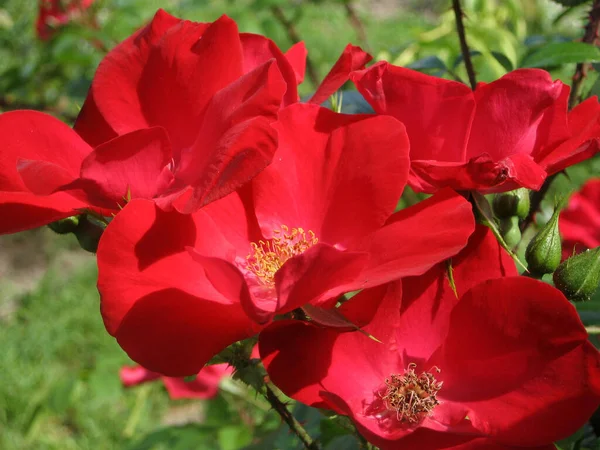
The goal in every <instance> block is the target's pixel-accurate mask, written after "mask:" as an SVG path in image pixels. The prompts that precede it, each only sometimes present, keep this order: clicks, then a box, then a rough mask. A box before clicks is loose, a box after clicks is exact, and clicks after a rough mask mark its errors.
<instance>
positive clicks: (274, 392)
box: [265, 381, 320, 450]
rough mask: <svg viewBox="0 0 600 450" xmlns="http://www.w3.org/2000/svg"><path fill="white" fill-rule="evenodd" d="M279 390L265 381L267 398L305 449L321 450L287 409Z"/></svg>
mask: <svg viewBox="0 0 600 450" xmlns="http://www.w3.org/2000/svg"><path fill="white" fill-rule="evenodd" d="M279 392H280V391H279V389H278V388H277V387H276V386H275V385H274V384H273V383H271V382H270V381H265V398H266V399H267V401H268V402H269V403H270V404H271V406H272V407H273V409H274V410H275V411H276V412H277V414H279V416H280V417H281V419H282V420H283V421H284V422H285V423H286V424H287V426H288V427H289V428H290V430H292V432H293V433H294V434H295V435H296V436H297V437H298V439H300V441H301V442H302V444H303V445H304V448H306V449H308V450H319V448H320V447H319V444H318V443H317V442H316V441H313V439H312V438H311V437H310V435H309V434H308V433H307V431H306V430H305V429H304V427H303V426H302V425H301V424H300V422H298V421H297V420H296V418H295V417H294V415H293V414H292V413H291V412H290V411H289V410H288V409H287V406H286V405H285V403H283V402H282V401H281V400H280V398H279Z"/></svg>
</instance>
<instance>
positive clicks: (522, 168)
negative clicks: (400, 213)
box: [409, 154, 546, 193]
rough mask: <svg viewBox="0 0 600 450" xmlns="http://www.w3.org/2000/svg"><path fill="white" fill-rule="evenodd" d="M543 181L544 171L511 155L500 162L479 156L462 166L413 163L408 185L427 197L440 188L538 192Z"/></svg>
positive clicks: (525, 158)
mask: <svg viewBox="0 0 600 450" xmlns="http://www.w3.org/2000/svg"><path fill="white" fill-rule="evenodd" d="M545 179H546V171H545V170H544V169H542V167H540V166H539V165H538V164H537V163H535V162H534V161H533V159H532V158H531V156H529V155H524V154H515V155H512V156H509V157H507V158H505V159H504V160H502V161H492V160H491V159H490V157H489V156H488V155H480V156H478V157H476V158H473V159H471V160H469V161H467V162H465V163H447V162H441V161H413V162H412V165H411V174H410V177H409V184H410V186H411V187H412V188H413V189H414V190H416V191H418V192H428V193H433V192H436V191H437V190H438V189H440V188H443V187H450V188H452V189H456V190H479V191H484V192H505V191H509V190H512V189H516V188H518V187H526V188H528V189H539V188H540V187H541V186H542V184H543V183H544V180H545Z"/></svg>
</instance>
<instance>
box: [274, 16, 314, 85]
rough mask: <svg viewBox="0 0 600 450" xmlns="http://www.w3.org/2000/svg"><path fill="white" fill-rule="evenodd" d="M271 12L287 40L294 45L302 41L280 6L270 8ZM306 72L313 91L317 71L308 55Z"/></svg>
mask: <svg viewBox="0 0 600 450" xmlns="http://www.w3.org/2000/svg"><path fill="white" fill-rule="evenodd" d="M271 12H272V13H273V15H274V16H275V18H276V19H277V20H278V21H279V23H280V24H281V25H282V26H283V28H285V31H286V32H287V35H288V38H289V39H290V41H292V42H293V43H294V44H297V43H298V42H300V41H301V40H302V39H300V35H299V34H298V30H297V29H296V25H295V24H294V22H292V21H291V20H289V19H288V18H287V17H286V16H285V13H284V12H283V9H282V8H281V6H272V7H271ZM306 72H307V74H308V78H310V81H311V83H312V84H313V86H314V87H315V89H316V88H317V87H318V86H319V76H318V75H317V71H316V70H315V66H314V65H313V63H312V60H311V59H310V57H309V56H308V55H306Z"/></svg>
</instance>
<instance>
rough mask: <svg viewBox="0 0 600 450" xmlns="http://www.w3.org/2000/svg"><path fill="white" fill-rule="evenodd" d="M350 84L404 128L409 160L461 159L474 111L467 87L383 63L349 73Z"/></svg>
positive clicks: (452, 160) (462, 158)
mask: <svg viewBox="0 0 600 450" xmlns="http://www.w3.org/2000/svg"><path fill="white" fill-rule="evenodd" d="M352 81H354V83H355V84H356V87H357V88H358V90H359V91H360V93H361V94H362V95H363V96H364V97H365V99H366V100H367V101H368V102H369V103H370V104H371V106H372V107H373V109H375V112H377V113H378V114H389V115H392V116H394V117H395V118H397V119H399V120H400V121H401V122H402V123H403V124H404V125H405V126H406V132H407V133H408V137H409V139H410V159H411V161H419V160H434V161H444V162H465V161H467V157H466V154H465V151H466V145H467V140H468V136H469V131H470V129H471V121H472V120H473V119H472V118H473V114H474V113H475V101H474V99H473V93H472V91H471V90H470V89H469V88H468V87H467V86H465V85H464V84H462V83H458V82H455V81H449V80H444V79H441V78H437V77H432V76H429V75H425V74H422V73H419V72H415V71H413V70H410V69H405V68H402V67H396V66H392V65H390V64H388V63H385V62H382V63H379V64H376V65H374V66H373V67H370V68H369V69H367V70H365V71H362V72H358V73H356V74H354V75H353V76H352ZM483 151H487V149H480V152H483Z"/></svg>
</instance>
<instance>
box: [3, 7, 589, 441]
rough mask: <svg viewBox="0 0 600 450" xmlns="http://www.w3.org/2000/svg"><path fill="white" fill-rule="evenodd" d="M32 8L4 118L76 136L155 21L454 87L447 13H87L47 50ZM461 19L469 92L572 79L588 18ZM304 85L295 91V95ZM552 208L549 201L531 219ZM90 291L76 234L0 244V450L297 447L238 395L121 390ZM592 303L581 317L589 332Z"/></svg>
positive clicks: (10, 13)
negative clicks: (538, 73)
mask: <svg viewBox="0 0 600 450" xmlns="http://www.w3.org/2000/svg"><path fill="white" fill-rule="evenodd" d="M36 3H37V2H34V1H23V0H0V111H8V110H11V109H22V108H27V109H38V110H43V111H46V112H49V113H51V114H53V115H56V116H57V117H59V118H61V119H62V120H64V121H66V122H68V123H72V122H73V120H74V118H75V117H76V114H77V112H78V110H79V107H80V106H81V104H82V103H83V100H84V98H85V94H86V92H87V89H88V87H89V85H90V82H91V79H92V77H93V75H94V71H95V68H96V66H97V65H98V63H99V62H100V60H101V59H102V57H103V56H104V55H105V54H106V51H107V50H108V49H110V48H112V47H113V46H114V45H115V44H116V43H117V42H119V41H121V40H122V39H124V38H126V37H127V36H128V35H130V34H131V33H132V32H133V31H135V30H136V29H137V28H139V27H140V26H142V25H143V24H144V23H145V22H147V21H148V20H150V19H151V17H152V16H153V14H154V12H155V11H156V9H157V8H163V9H165V10H167V11H168V12H170V13H172V14H174V15H176V16H179V17H182V18H186V19H189V20H195V21H203V22H208V21H213V20H215V19H216V18H218V17H219V16H220V15H221V14H224V13H225V14H228V15H229V16H231V17H232V18H234V19H235V20H236V21H237V23H238V25H239V28H240V30H241V31H246V32H253V33H261V34H264V35H266V36H268V37H270V38H272V39H273V40H274V41H275V42H276V43H277V44H278V45H279V46H280V47H281V48H282V49H283V50H284V51H285V50H286V49H287V48H289V47H290V46H291V45H292V43H293V41H294V40H295V39H298V38H299V39H301V40H303V41H305V43H306V46H307V48H308V51H309V58H310V60H311V63H312V65H313V66H314V72H315V74H314V76H315V78H316V79H318V80H321V79H322V78H323V77H324V76H325V74H326V73H327V71H328V70H329V68H330V67H331V65H332V64H333V63H334V62H335V60H336V59H337V57H338V56H339V54H340V53H341V51H342V49H343V48H344V46H345V45H346V44H347V43H349V42H352V43H354V44H358V45H361V46H362V47H363V48H365V49H368V50H369V51H370V52H371V53H372V54H373V55H374V56H375V58H376V59H386V60H389V61H391V62H394V63H395V64H399V65H408V66H411V67H413V68H416V69H418V70H423V71H425V72H428V73H431V74H434V75H438V76H444V77H450V78H458V79H463V80H466V74H465V72H464V67H463V65H462V58H461V57H460V51H459V46H458V39H457V36H456V33H455V31H454V17H453V13H452V11H451V10H450V1H442V0H430V1H418V0H405V1H398V0H364V1H352V2H350V1H344V0H312V1H309V0H294V1H281V0H236V1H229V0H97V1H96V2H95V3H94V5H93V6H92V8H91V9H90V10H89V11H88V12H86V14H89V15H84V16H82V17H81V18H80V19H79V20H77V21H74V22H72V23H70V24H68V25H67V26H64V27H61V28H60V29H57V30H56V32H55V34H54V36H53V37H52V38H51V39H50V40H47V41H41V40H39V39H38V38H37V36H36V33H35V21H36V17H37V13H38V8H37V4H36ZM464 5H465V10H466V13H467V17H466V26H467V29H468V36H467V37H468V39H469V43H470V45H471V48H472V49H473V58H474V63H475V65H476V69H477V73H478V78H479V80H483V81H485V80H487V81H491V80H493V79H496V78H498V77H499V76H501V75H502V74H504V73H505V72H506V71H508V70H512V69H514V68H516V67H520V66H529V67H533V66H536V67H544V68H546V69H548V70H551V71H552V73H553V75H554V76H555V77H560V78H561V79H563V80H564V81H565V82H569V81H570V77H571V75H572V74H573V70H574V63H575V62H577V61H578V60H582V59H581V58H583V56H581V55H575V56H573V54H574V53H576V52H574V50H573V48H569V47H561V45H562V44H564V43H566V42H570V41H573V40H576V39H579V38H580V37H581V35H582V34H583V23H584V19H585V12H586V10H585V6H581V7H575V8H565V7H562V6H560V5H558V4H556V3H553V2H551V1H550V0H506V1H501V0H498V1H494V0H480V1H476V0H467V1H464ZM91 23H93V24H94V26H90V24H91ZM549 46H553V47H550V48H551V51H548V50H547V48H549ZM594 50H597V49H594ZM585 51H587V50H584V52H585ZM578 58H579V59H578ZM585 58H587V59H589V60H593V59H595V58H596V57H595V56H594V55H591V56H590V55H588V54H586V55H585ZM597 59H598V60H600V57H599V58H597ZM596 77H597V76H596V75H595V73H592V74H591V75H590V77H589V78H588V79H587V80H586V83H585V86H584V93H585V95H590V94H593V93H595V92H597V91H598V88H597V85H596ZM314 87H315V85H314V83H313V82H311V79H310V78H309V77H307V79H306V81H305V83H304V84H303V85H302V86H301V93H302V95H307V94H309V93H310V92H312V91H313V90H314ZM0 145H1V137H0ZM0 151H1V149H0ZM596 167H598V161H597V160H596V161H591V162H589V163H587V164H585V165H582V166H580V167H578V168H574V169H573V170H572V171H570V174H571V175H572V176H571V180H567V179H566V178H565V177H564V176H561V178H560V181H558V183H556V185H555V186H554V188H553V189H554V190H553V191H552V193H551V195H549V196H548V197H549V198H553V197H556V196H558V195H560V193H561V192H568V191H569V190H570V189H572V188H574V187H577V186H579V185H580V184H581V183H582V182H583V181H585V179H587V178H589V177H590V176H593V175H594V174H596V175H597V174H598V173H599V172H598V170H597V169H596ZM598 168H600V167H598ZM551 209H552V200H550V201H548V202H546V204H545V213H544V214H542V215H540V217H542V218H543V217H545V216H547V215H548V211H550V210H551ZM95 278H96V269H95V264H94V257H93V255H90V254H88V253H85V252H84V251H82V250H81V249H80V248H79V246H78V244H77V241H76V240H75V238H74V236H72V235H68V236H58V235H55V234H54V233H52V232H51V231H50V230H49V229H47V228H43V229H39V230H32V231H29V232H25V233H20V234H16V235H11V236H0V349H2V351H0V449H7V450H10V449H36V450H37V449H113V448H118V449H121V448H124V449H132V450H133V449H136V450H141V449H187V448H198V449H222V450H233V449H238V448H244V447H247V446H250V447H247V448H255V449H259V448H264V449H275V448H281V449H289V448H296V445H297V444H296V441H295V439H294V438H293V436H291V435H290V434H289V433H288V431H287V429H285V427H281V426H280V422H279V419H278V418H277V417H276V416H275V414H269V411H268V409H269V407H268V405H267V404H265V403H263V402H262V400H261V399H260V398H256V396H255V395H254V394H252V393H250V392H248V391H246V390H245V389H243V388H241V387H240V386H238V385H236V384H234V383H226V384H225V385H224V389H223V391H222V393H221V394H220V396H219V397H218V398H217V399H216V400H214V401H210V402H199V401H176V402H174V401H170V400H169V399H168V396H167V394H166V392H165V391H164V389H163V387H162V385H161V383H152V384H149V385H145V386H141V387H138V388H135V389H129V390H126V389H124V388H122V387H121V385H120V381H119V378H118V370H119V368H120V367H121V366H122V365H124V364H128V363H130V361H129V360H128V358H127V356H126V355H125V354H124V353H123V352H122V351H121V350H120V348H119V347H118V345H117V344H116V342H115V341H114V340H113V339H112V338H111V337H110V336H109V335H108V334H107V333H106V332H105V330H104V327H103V325H102V321H101V317H100V314H99V299H98V294H97V292H96V289H95ZM599 303H600V302H598V301H596V302H591V303H588V304H586V305H585V306H584V309H586V310H587V311H588V312H587V314H588V318H589V321H591V322H594V321H595V320H596V319H597V317H596V315H597V314H598V313H597V311H599V310H600V308H599V307H598V305H599ZM598 322H600V321H598ZM295 412H296V414H297V415H298V417H299V420H301V421H303V422H304V423H305V425H306V426H307V428H308V429H309V431H311V432H312V433H313V434H314V435H318V436H320V438H321V440H322V441H323V442H326V443H327V447H326V448H327V449H329V450H332V449H336V448H337V449H352V448H358V447H357V443H356V442H355V441H353V440H351V439H349V436H347V435H346V433H345V430H344V429H343V428H340V427H339V426H337V425H335V424H334V423H333V422H332V421H331V420H329V419H327V418H326V417H325V416H323V415H321V413H319V412H318V411H315V410H313V411H311V410H310V409H308V408H304V407H302V406H296V411H295ZM564 448H570V447H569V446H568V445H565V447H564Z"/></svg>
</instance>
